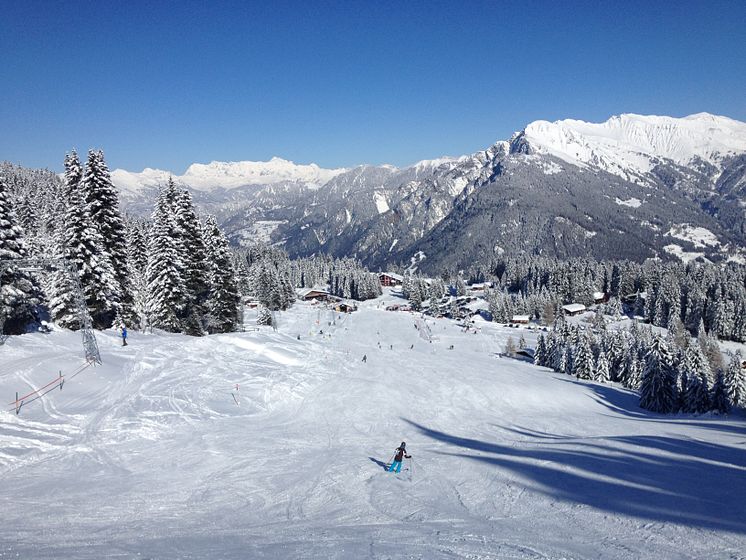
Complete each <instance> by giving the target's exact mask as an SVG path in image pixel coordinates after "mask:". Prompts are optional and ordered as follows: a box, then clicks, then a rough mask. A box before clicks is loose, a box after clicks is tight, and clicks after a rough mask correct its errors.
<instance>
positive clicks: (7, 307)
mask: <svg viewBox="0 0 746 560" xmlns="http://www.w3.org/2000/svg"><path fill="white" fill-rule="evenodd" d="M26 256H27V253H26V248H25V246H24V240H23V230H22V229H21V227H20V226H19V225H18V219H17V217H16V215H15V212H14V210H13V206H12V204H11V201H10V196H9V194H8V186H7V185H6V184H5V179H4V178H3V177H0V260H2V261H3V264H6V265H7V262H8V261H12V260H13V259H20V258H24V257H26ZM37 295H38V288H37V286H36V285H35V283H34V281H33V279H32V278H31V277H30V276H29V275H28V274H26V273H25V272H23V271H21V270H19V269H18V268H17V267H7V268H3V269H0V334H2V333H3V332H5V333H6V334H21V333H23V332H25V327H26V325H28V323H30V322H32V321H34V320H36V310H35V305H36V303H38V302H37Z"/></svg>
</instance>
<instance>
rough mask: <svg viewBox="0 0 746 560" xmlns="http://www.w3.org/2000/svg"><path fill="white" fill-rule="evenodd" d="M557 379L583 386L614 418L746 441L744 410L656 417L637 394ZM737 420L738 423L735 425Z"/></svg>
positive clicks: (564, 378) (598, 384)
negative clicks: (715, 432)
mask: <svg viewBox="0 0 746 560" xmlns="http://www.w3.org/2000/svg"><path fill="white" fill-rule="evenodd" d="M557 379H558V380H560V381H564V382H565V383H572V384H574V385H579V386H581V387H583V388H585V389H588V390H590V391H592V392H593V394H592V395H591V398H592V399H593V400H595V401H596V402H597V403H598V404H600V405H602V406H604V407H606V408H607V409H608V410H609V411H610V412H612V413H614V415H621V416H624V417H627V418H631V419H634V420H635V421H642V422H654V423H656V424H675V425H682V424H683V425H686V426H693V427H696V428H705V429H708V430H718V431H722V432H731V433H735V434H739V435H743V436H744V437H745V438H746V422H743V419H744V411H743V409H734V410H733V411H731V413H730V414H729V415H727V416H717V415H710V414H705V415H695V414H678V415H672V414H656V413H653V412H650V411H648V410H644V409H642V408H640V396H639V395H638V394H637V392H635V391H632V390H630V389H625V388H623V387H617V386H614V385H603V384H600V383H590V382H588V381H578V380H576V379H575V378H574V377H570V376H567V375H561V374H560V375H558V376H557ZM734 420H735V422H734Z"/></svg>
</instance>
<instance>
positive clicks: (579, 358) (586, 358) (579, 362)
mask: <svg viewBox="0 0 746 560" xmlns="http://www.w3.org/2000/svg"><path fill="white" fill-rule="evenodd" d="M572 373H573V375H575V377H577V378H578V379H591V378H592V377H593V352H592V351H591V342H590V338H589V337H588V335H585V334H584V335H582V336H580V337H579V341H578V345H577V346H576V352H575V359H574V362H573V368H572Z"/></svg>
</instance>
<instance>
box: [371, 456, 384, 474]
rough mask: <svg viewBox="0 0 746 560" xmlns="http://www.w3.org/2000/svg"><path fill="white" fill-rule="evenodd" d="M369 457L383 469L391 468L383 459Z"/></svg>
mask: <svg viewBox="0 0 746 560" xmlns="http://www.w3.org/2000/svg"><path fill="white" fill-rule="evenodd" d="M368 459H370V460H371V461H373V462H374V463H375V464H376V465H378V466H379V467H381V468H382V469H383V470H385V471H388V470H389V466H388V464H386V463H384V462H383V461H379V460H378V459H374V458H373V457H368Z"/></svg>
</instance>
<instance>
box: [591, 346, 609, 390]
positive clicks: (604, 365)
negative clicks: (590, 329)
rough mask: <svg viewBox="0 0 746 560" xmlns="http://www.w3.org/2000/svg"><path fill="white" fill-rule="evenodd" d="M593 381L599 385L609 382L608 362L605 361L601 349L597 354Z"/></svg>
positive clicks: (604, 355)
mask: <svg viewBox="0 0 746 560" xmlns="http://www.w3.org/2000/svg"><path fill="white" fill-rule="evenodd" d="M593 380H594V381H598V382H599V383H608V382H609V380H610V375H609V361H608V360H607V359H606V354H605V353H604V351H603V348H602V349H601V350H600V351H599V353H598V358H597V359H596V369H595V370H594V372H593Z"/></svg>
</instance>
